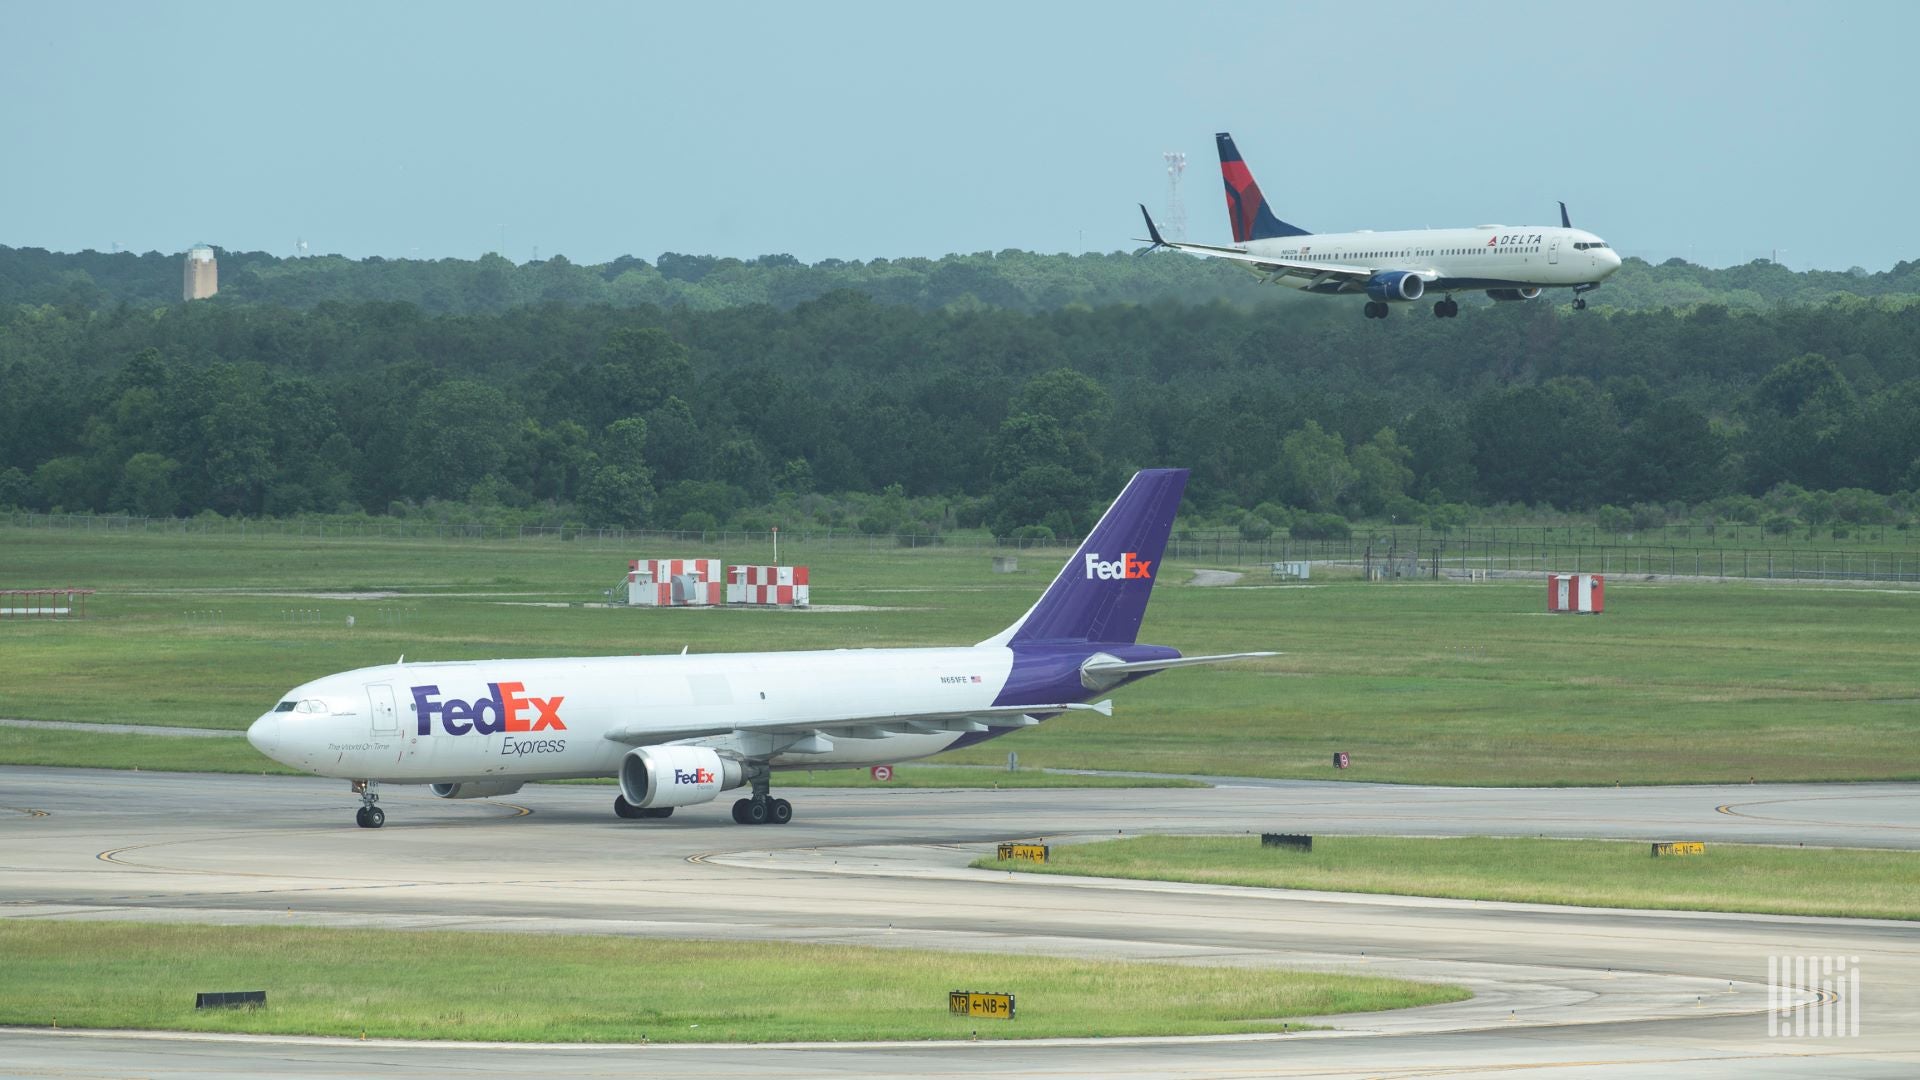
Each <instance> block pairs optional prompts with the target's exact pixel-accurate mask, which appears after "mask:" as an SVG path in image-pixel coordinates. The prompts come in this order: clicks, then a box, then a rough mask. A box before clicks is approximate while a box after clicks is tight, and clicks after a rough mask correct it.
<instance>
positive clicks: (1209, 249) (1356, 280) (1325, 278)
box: [1135, 205, 1439, 288]
mask: <svg viewBox="0 0 1920 1080" xmlns="http://www.w3.org/2000/svg"><path fill="white" fill-rule="evenodd" d="M1140 216H1141V217H1143V218H1146V221H1147V233H1148V237H1149V238H1148V239H1145V240H1140V241H1139V242H1140V243H1143V244H1151V245H1153V246H1154V247H1157V248H1171V249H1173V250H1174V251H1185V252H1189V253H1191V254H1194V255H1205V256H1208V257H1211V258H1216V259H1231V260H1233V261H1234V262H1238V263H1244V264H1245V265H1246V266H1247V268H1248V269H1250V270H1253V271H1255V272H1256V273H1262V274H1267V275H1269V276H1272V277H1303V278H1310V279H1312V281H1311V283H1310V284H1309V285H1308V286H1307V287H1308V288H1314V287H1316V286H1320V285H1325V284H1327V283H1328V282H1336V283H1339V284H1351V285H1365V284H1366V283H1367V281H1368V279H1370V278H1372V277H1373V275H1374V274H1376V273H1378V272H1379V270H1378V269H1377V268H1375V267H1370V266H1347V265H1342V264H1340V263H1318V262H1306V261H1303V260H1300V259H1284V258H1277V257H1275V256H1272V255H1256V254H1254V253H1253V252H1251V251H1248V250H1247V249H1246V248H1241V247H1221V246H1219V245H1216V244H1190V243H1187V242H1186V241H1183V240H1167V239H1165V238H1163V237H1162V236H1161V235H1160V227H1159V226H1158V225H1155V224H1154V223H1153V215H1151V214H1149V213H1147V208H1146V207H1145V206H1144V205H1143V206H1141V207H1140ZM1135 239H1139V238H1138V237H1136V238H1135ZM1413 273H1416V274H1418V275H1420V276H1421V277H1422V278H1425V279H1427V280H1429V281H1431V280H1433V279H1434V278H1435V277H1438V276H1439V275H1438V273H1437V272H1435V271H1432V270H1415V271H1413Z"/></svg>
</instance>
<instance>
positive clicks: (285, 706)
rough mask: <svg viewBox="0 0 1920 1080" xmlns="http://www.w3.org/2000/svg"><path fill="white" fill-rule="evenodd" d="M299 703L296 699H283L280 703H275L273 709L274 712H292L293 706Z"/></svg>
mask: <svg viewBox="0 0 1920 1080" xmlns="http://www.w3.org/2000/svg"><path fill="white" fill-rule="evenodd" d="M297 704H299V703H298V702H294V701H283V702H281V703H280V704H278V705H275V706H274V707H273V711H274V712H292V711H293V707H294V706H295V705H297Z"/></svg>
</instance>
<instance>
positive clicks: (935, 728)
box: [602, 701, 1113, 746]
mask: <svg viewBox="0 0 1920 1080" xmlns="http://www.w3.org/2000/svg"><path fill="white" fill-rule="evenodd" d="M1063 712H1096V713H1099V714H1100V715H1101V716H1112V715H1113V702H1111V701H1101V702H1097V703H1095V704H1092V705H1088V704H1085V703H1083V702H1078V701H1065V702H1059V703H1057V704H1051V705H989V706H985V707H983V708H979V709H965V710H961V711H956V712H924V713H872V714H863V715H859V716H832V717H816V718H811V719H804V720H791V719H789V720H749V721H746V722H744V723H738V724H725V725H705V726H700V727H673V726H671V725H668V726H661V725H657V724H628V725H625V726H623V727H617V728H614V729H613V730H611V731H609V732H607V733H606V734H605V735H604V736H602V737H603V738H606V739H609V740H611V741H613V742H618V743H626V744H628V745H630V746H641V745H651V744H653V743H664V742H673V741H675V740H678V739H697V738H700V737H703V736H708V735H732V734H735V733H740V734H764V735H795V736H807V737H816V736H829V737H831V736H834V735H839V736H842V737H844V738H849V739H880V738H885V737H887V736H889V735H928V734H934V733H938V732H969V731H986V730H987V729H988V728H996V727H999V728H1017V727H1032V726H1034V725H1035V724H1038V723H1039V722H1040V721H1039V720H1038V719H1036V718H1035V716H1034V714H1036V713H1037V714H1041V715H1046V714H1049V713H1063Z"/></svg>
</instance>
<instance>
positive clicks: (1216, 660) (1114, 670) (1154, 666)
mask: <svg viewBox="0 0 1920 1080" xmlns="http://www.w3.org/2000/svg"><path fill="white" fill-rule="evenodd" d="M1279 655H1280V654H1279V653H1277V652H1242V653H1221V654H1220V655H1218V656H1176V657H1174V658H1172V659H1170V660H1136V661H1133V662H1132V663H1128V662H1127V661H1124V660H1122V659H1120V658H1119V657H1117V656H1112V655H1109V654H1107V653H1100V654H1099V655H1097V656H1092V657H1089V658H1088V659H1087V662H1086V663H1084V664H1081V665H1080V685H1082V686H1085V687H1086V688H1087V689H1089V690H1105V689H1107V688H1109V687H1112V686H1117V685H1119V683H1120V682H1121V681H1122V680H1123V679H1125V678H1126V677H1127V676H1128V675H1144V674H1147V673H1149V672H1154V671H1166V670H1167V669H1169V668H1181V667H1193V666H1195V665H1197V664H1224V663H1227V662H1228V661H1231V660H1257V659H1259V658H1261V657H1266V656H1279Z"/></svg>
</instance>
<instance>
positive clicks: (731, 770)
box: [620, 746, 747, 809]
mask: <svg viewBox="0 0 1920 1080" xmlns="http://www.w3.org/2000/svg"><path fill="white" fill-rule="evenodd" d="M746 782H747V773H746V770H745V769H743V768H741V766H740V763H739V762H738V761H735V760H734V759H732V758H724V757H721V756H720V755H719V754H718V753H715V752H714V751H712V750H709V749H707V748H706V747H704V746H642V747H640V748H639V749H637V750H630V751H628V752H627V756H626V757H624V758H621V759H620V794H621V796H622V797H623V798H625V799H626V800H627V802H629V803H631V804H633V805H634V806H637V807H640V808H641V809H648V808H651V807H657V806H692V805H693V804H694V803H703V802H712V801H713V800H714V797H715V796H717V795H719V794H720V793H721V792H722V791H725V790H727V789H728V788H737V787H739V786H740V785H742V784H744V783H746Z"/></svg>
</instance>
